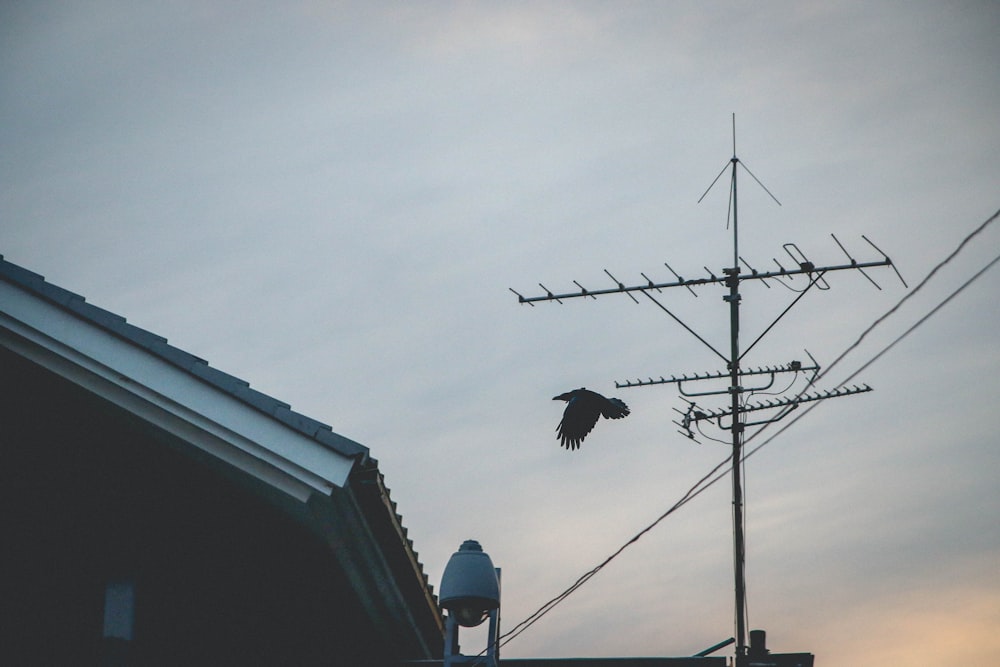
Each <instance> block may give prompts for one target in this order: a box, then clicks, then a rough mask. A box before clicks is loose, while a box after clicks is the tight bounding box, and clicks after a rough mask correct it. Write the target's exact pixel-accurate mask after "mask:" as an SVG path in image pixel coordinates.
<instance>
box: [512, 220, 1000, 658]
mask: <svg viewBox="0 0 1000 667" xmlns="http://www.w3.org/2000/svg"><path fill="white" fill-rule="evenodd" d="M998 217H1000V210H997V212H996V213H994V214H993V215H992V216H990V217H989V218H987V219H986V220H985V221H984V222H983V223H982V224H981V225H979V227H977V228H976V229H974V230H973V231H972V232H971V233H969V234H968V235H967V236H966V237H965V238H964V239H963V240H962V241H961V242H960V243H959V244H958V246H957V247H956V248H955V249H954V250H953V251H952V252H951V253H950V254H949V255H948V256H947V257H945V258H944V259H943V260H941V261H940V262H939V263H938V264H937V265H935V266H934V268H933V269H931V271H930V272H929V273H928V274H927V275H926V276H925V277H924V279H923V280H922V281H920V283H919V284H918V285H917V286H916V287H914V288H913V290H911V291H910V292H909V293H907V294H906V295H905V296H903V298H901V299H900V300H899V301H898V302H897V303H896V304H895V305H894V306H893V307H892V308H890V309H889V310H888V311H886V313H885V314H883V315H882V316H881V317H879V318H878V319H876V320H875V321H874V322H873V323H872V324H871V325H869V326H868V327H867V328H866V329H865V330H864V331H863V332H862V333H861V335H860V336H859V337H858V339H857V340H856V341H855V342H854V343H852V344H851V345H850V346H848V348H847V349H846V350H844V352H842V353H841V354H840V355H839V356H838V357H837V358H836V359H835V360H834V361H833V363H831V364H830V366H829V367H828V368H827V369H826V371H825V372H824V373H823V374H822V375H826V373H828V372H829V371H830V369H832V368H833V367H834V366H836V365H837V364H838V363H839V362H840V361H841V360H843V359H844V357H846V356H847V354H849V353H850V352H851V351H852V350H854V349H856V348H857V347H858V346H859V345H860V344H861V341H862V340H864V338H865V337H866V336H867V335H868V334H869V333H871V331H872V330H874V329H875V328H876V327H877V326H879V325H880V324H881V323H882V322H884V321H885V320H886V319H888V318H889V317H890V316H892V315H893V314H894V313H895V312H896V311H898V310H899V308H900V307H901V306H902V305H903V304H904V303H905V302H906V301H907V300H909V299H910V298H911V297H912V296H913V295H914V294H915V293H917V292H918V291H919V290H920V289H922V288H923V287H924V285H926V284H927V283H928V282H929V281H930V280H931V278H932V277H933V276H934V275H935V274H936V273H937V272H938V271H939V270H940V269H941V268H943V267H944V266H945V265H947V264H948V263H949V262H951V261H952V259H954V258H955V257H956V256H957V255H958V253H959V252H961V250H962V249H963V248H964V247H965V246H966V245H967V244H968V243H969V242H970V241H972V240H973V239H974V238H975V237H976V236H977V235H979V234H980V233H981V232H982V231H983V230H984V229H986V228H987V227H988V226H989V225H990V224H991V223H993V222H994V221H995V220H996V219H997V218H998ZM997 262H1000V255H998V256H997V257H995V258H994V259H993V260H992V261H990V262H989V263H988V264H986V265H985V266H984V267H983V268H981V269H980V270H979V271H977V272H976V273H975V274H973V275H972V276H971V277H970V278H969V279H967V280H966V281H965V282H964V283H962V285H960V286H959V287H958V288H956V289H955V290H954V291H952V292H951V294H949V295H948V296H947V297H946V298H945V299H944V300H942V301H941V302H940V303H938V304H937V305H936V306H935V307H934V308H932V309H931V310H930V311H928V312H927V313H926V314H925V315H924V316H923V317H921V318H920V319H919V320H917V321H916V322H915V323H914V324H912V325H911V326H910V327H909V328H908V329H906V331H904V332H903V333H902V334H900V335H899V336H898V337H897V338H896V339H894V340H893V341H892V342H891V343H889V344H888V345H886V346H885V347H883V348H882V349H881V350H880V351H879V352H878V353H876V354H875V355H874V356H873V357H872V358H871V359H869V360H868V361H867V362H865V363H864V364H863V365H862V366H860V367H859V368H858V369H857V370H855V371H854V372H853V373H852V374H851V375H849V376H848V377H847V378H845V379H844V380H843V381H841V382H840V384H839V385H837V386H838V387H839V386H843V385H844V384H846V383H847V382H850V381H851V380H852V379H853V378H854V377H855V376H856V375H858V374H859V373H861V372H862V371H864V370H865V369H867V368H868V367H869V366H871V365H872V364H873V363H874V362H875V361H877V360H878V359H879V358H881V357H882V356H883V355H884V354H885V353H886V352H888V351H889V350H890V349H892V348H893V347H894V346H895V345H896V344H897V343H899V342H900V341H901V340H903V339H904V338H906V337H907V336H909V335H910V334H911V333H913V331H915V330H916V329H918V328H919V327H920V326H922V325H923V324H924V323H925V322H926V321H927V320H928V319H930V318H931V317H932V316H934V315H935V314H936V313H937V312H938V311H939V310H940V309H941V308H943V307H944V306H945V305H946V304H947V303H949V302H950V301H951V300H952V299H953V298H955V297H956V296H958V295H959V294H960V293H961V292H962V291H964V290H965V289H966V288H967V287H969V286H970V285H971V284H972V283H974V282H975V281H976V280H978V279H979V278H980V277H981V276H982V275H983V274H984V273H986V271H988V270H989V269H990V268H992V267H993V266H994V265H995V264H997ZM804 392H805V389H803V391H802V392H800V394H799V396H801V394H802V393H804ZM818 404H819V403H818V402H817V403H814V404H812V405H810V406H809V407H808V408H806V409H805V410H804V411H803V412H801V413H799V414H798V415H796V416H795V418H794V419H792V420H791V421H790V422H787V423H786V424H784V425H783V426H782V427H781V428H780V429H779V430H778V431H777V432H775V433H774V434H773V435H771V436H770V437H769V438H768V439H766V440H765V441H764V442H762V443H760V444H759V445H757V446H756V447H754V448H753V449H751V450H750V451H748V452H746V453H744V454H743V456H742V458H741V463H742V462H744V461H746V459H747V458H749V457H750V456H752V455H753V454H755V453H756V452H758V451H760V450H761V449H762V448H763V447H764V446H766V445H768V444H769V443H771V442H772V441H773V440H774V439H775V438H777V437H778V436H779V435H781V434H782V433H784V432H785V431H786V430H787V429H788V428H790V427H791V426H792V425H793V424H795V423H796V422H798V421H799V420H800V419H802V418H803V417H805V416H806V415H807V414H809V413H810V412H811V411H812V410H813V408H815V407H816V406H817V405H818ZM787 409H789V410H790V409H791V408H787ZM771 423H774V422H773V421H771V422H768V423H767V424H765V425H763V426H762V427H761V428H760V429H758V430H757V431H755V432H754V433H753V434H751V435H750V436H749V437H747V438H746V441H745V442H747V443H748V442H750V441H751V440H753V439H754V438H755V437H757V436H758V435H760V434H761V433H762V432H763V431H764V430H765V429H766V428H767V426H769V425H770V424H771ZM729 462H730V457H729V456H727V457H726V458H724V459H723V460H722V461H720V462H719V463H718V464H717V465H716V466H715V467H714V468H712V469H711V470H710V471H709V472H708V473H707V474H706V475H704V476H703V477H702V478H701V479H699V480H698V481H697V482H696V483H695V484H694V485H693V486H692V487H691V488H690V489H688V490H687V492H686V493H685V494H684V495H683V496H682V497H681V499H680V500H678V501H677V502H676V503H674V504H673V505H672V506H671V507H670V508H669V509H668V510H667V511H665V512H664V513H663V514H661V515H660V516H659V517H657V518H656V519H655V520H654V521H653V522H652V523H650V524H649V525H648V526H646V527H645V528H643V529H642V530H640V531H639V532H638V533H636V534H635V535H634V536H633V537H632V538H630V539H629V540H628V541H627V542H625V543H624V544H623V545H622V546H621V547H619V548H618V549H617V550H616V551H615V552H614V553H612V554H611V555H610V556H608V557H607V558H605V559H604V560H603V561H602V562H601V563H600V564H598V565H597V566H595V567H593V568H591V569H590V570H589V571H587V572H586V573H584V574H583V575H582V576H581V577H579V578H578V579H577V580H576V581H575V582H574V583H573V584H572V585H571V586H570V587H569V588H567V589H566V590H564V591H563V592H562V593H560V594H559V595H557V596H555V597H554V598H552V599H550V600H549V601H547V602H545V603H544V604H543V605H542V606H541V607H539V608H538V609H537V610H536V611H535V612H533V613H532V614H531V615H529V616H528V617H527V618H525V619H524V620H523V621H521V622H520V623H518V624H517V625H515V626H514V627H513V628H512V629H511V630H509V631H508V632H506V633H504V634H502V635H501V636H500V637H499V639H498V642H499V646H505V645H506V644H507V643H509V642H510V641H511V640H513V639H515V638H516V637H517V636H519V635H520V634H521V633H523V632H524V631H525V630H527V629H528V628H529V627H531V626H532V625H534V624H535V623H536V622H538V621H539V620H540V619H541V618H542V617H543V616H545V615H546V614H547V613H549V612H550V611H552V609H553V608H555V607H556V606H557V605H558V604H559V603H560V602H562V601H563V600H565V599H566V598H568V597H569V596H570V595H572V594H573V593H574V592H575V591H576V590H577V589H579V588H580V587H581V586H583V585H584V584H585V583H587V582H588V581H590V579H592V578H593V577H594V576H595V575H596V574H597V573H598V572H600V571H601V570H602V569H604V567H605V566H606V565H608V564H609V563H610V562H611V561H613V560H614V559H615V558H617V557H618V556H619V555H621V554H622V552H624V551H625V550H626V549H627V548H628V547H630V546H632V545H633V544H635V543H636V542H638V541H639V540H640V539H641V538H642V537H643V536H644V535H645V534H646V533H648V532H650V531H651V530H653V528H655V527H656V526H658V525H659V524H660V523H661V522H662V521H663V520H664V519H666V518H667V517H668V516H670V515H671V514H673V513H674V512H676V511H677V510H679V509H680V508H681V507H683V506H684V505H686V504H687V503H688V502H689V501H691V500H693V499H694V498H696V497H697V496H699V495H701V493H702V492H704V491H706V490H707V489H708V488H709V487H711V486H712V485H714V484H715V483H716V482H718V481H719V480H722V479H724V478H725V477H726V476H727V475H728V474H729V471H728V470H727V471H724V472H722V473H720V474H716V473H718V471H719V470H720V469H721V468H722V467H723V466H725V465H726V464H727V463H729ZM713 475H715V476H714V477H713ZM706 480H707V481H706Z"/></svg>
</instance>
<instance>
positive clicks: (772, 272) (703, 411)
mask: <svg viewBox="0 0 1000 667" xmlns="http://www.w3.org/2000/svg"><path fill="white" fill-rule="evenodd" d="M740 167H742V168H743V170H744V171H746V173H748V174H750V176H751V178H753V180H754V181H756V183H757V184H758V185H759V186H760V187H761V188H763V190H764V191H765V192H766V193H767V194H768V195H770V197H771V198H772V199H773V200H774V201H775V202H776V203H777V204H778V205H779V206H780V205H781V202H779V201H778V200H777V198H776V197H775V196H774V195H773V194H771V192H770V191H769V190H768V189H767V188H766V187H765V186H764V184H763V183H761V182H760V180H759V179H758V178H757V177H756V176H754V175H753V173H752V172H751V171H750V170H749V169H748V168H747V167H746V166H745V165H744V164H743V162H742V161H740V159H739V158H738V157H736V117H735V114H734V115H733V157H732V158H731V159H730V160H729V162H728V164H727V165H726V166H724V167H723V168H722V171H720V172H719V174H718V176H716V177H715V180H714V181H712V184H711V185H709V187H708V189H707V190H705V193H704V194H703V195H702V196H701V198H699V199H698V201H699V202H701V200H702V199H704V198H705V195H707V194H708V192H709V191H710V190H711V189H712V187H714V186H715V184H716V183H717V182H718V180H719V179H720V178H721V177H722V175H723V174H724V173H725V172H726V171H727V170H729V171H730V173H731V176H730V192H729V199H730V200H729V204H730V205H729V210H728V211H727V228H728V227H729V225H730V223H731V225H732V232H733V237H732V238H733V241H732V242H733V261H732V265H731V266H729V267H726V268H723V269H722V270H721V271H719V272H718V273H716V272H714V271H712V270H711V269H709V268H708V267H703V268H704V269H705V272H706V273H707V275H705V276H701V277H698V278H684V277H682V276H681V275H679V274H678V273H677V272H676V271H674V270H673V269H672V268H671V267H670V265H668V264H664V266H666V268H667V270H668V271H669V272H670V274H671V275H672V276H673V278H672V279H667V280H664V281H654V280H653V279H652V278H650V277H648V276H647V275H646V274H645V273H640V275H641V276H642V277H643V279H644V281H645V282H641V283H636V284H633V285H626V284H625V283H623V282H621V281H620V280H618V279H617V278H616V277H615V276H614V275H612V274H611V272H609V271H608V270H607V269H605V270H604V273H605V274H607V276H608V277H609V278H610V279H611V281H612V282H613V286H611V287H607V288H601V289H588V288H586V287H584V286H583V285H581V284H580V283H578V282H577V281H575V280H574V281H573V283H574V284H575V285H576V286H577V288H578V290H576V291H568V292H560V293H556V292H553V291H552V290H550V289H548V288H547V287H545V285H542V284H541V283H539V287H541V288H542V290H544V294H541V295H539V296H530V297H526V296H523V295H522V294H520V293H519V292H517V291H515V290H513V289H511V290H510V291H511V292H513V293H514V294H515V295H516V296H517V299H518V302H519V303H526V304H528V305H530V306H534V305H535V303H537V302H541V301H555V302H558V303H562V302H563V301H568V300H570V299H577V298H581V297H582V298H591V299H595V300H596V299H597V298H598V297H601V296H606V295H609V294H624V295H626V296H628V297H629V298H630V299H632V300H633V301H635V302H636V303H639V299H637V298H636V295H637V294H638V295H642V296H643V297H646V298H647V299H649V300H650V301H651V302H653V303H654V304H655V305H657V306H658V307H659V308H660V309H661V310H663V311H664V312H665V313H666V314H667V315H669V316H670V317H671V318H673V319H674V321H676V322H677V323H678V324H680V325H681V326H682V327H683V328H684V329H685V330H687V331H688V332H689V333H691V334H692V335H693V336H695V337H696V338H697V339H698V340H699V341H700V342H701V343H703V344H704V345H705V346H706V347H708V348H709V349H710V350H711V351H712V352H714V353H715V354H716V355H717V356H719V357H720V358H721V359H722V360H723V361H724V362H725V364H726V370H724V371H715V372H707V373H694V374H687V375H681V376H679V377H678V376H674V375H671V376H670V377H669V378H666V377H663V376H660V377H659V378H658V379H654V378H652V377H650V378H648V379H646V380H642V379H636V380H626V381H624V382H616V383H615V386H616V387H617V388H630V387H644V386H650V385H659V384H676V385H677V388H678V391H679V392H680V394H681V395H682V396H683V397H684V398H685V400H686V402H687V407H686V409H684V410H676V408H675V410H676V411H677V412H678V413H679V414H680V415H681V416H680V418H679V419H678V420H676V421H675V422H674V423H675V424H677V425H678V426H679V427H680V429H681V431H680V432H681V433H682V434H684V435H685V436H686V437H688V438H690V439H692V440H695V441H696V442H697V438H696V435H695V434H696V433H697V434H699V435H702V436H703V437H705V438H706V439H712V440H717V441H720V442H726V441H721V440H718V439H716V438H711V437H710V436H706V435H704V433H703V432H702V431H701V423H702V422H705V423H706V424H710V425H713V426H714V427H716V428H718V429H720V430H722V431H729V434H730V441H731V443H732V477H733V553H734V575H735V593H736V604H735V616H736V657H737V667H741V666H742V665H743V664H744V663H745V661H746V655H747V645H746V635H747V631H746V584H745V579H744V569H745V568H744V561H745V552H744V535H743V490H742V481H741V478H740V461H741V458H742V448H743V441H744V432H745V429H746V427H748V426H761V427H763V425H765V424H769V423H772V422H775V421H778V420H780V419H783V418H784V417H785V416H787V415H788V414H789V413H790V412H791V411H793V410H795V409H796V408H797V407H798V406H799V405H800V404H802V403H806V402H811V401H820V400H825V399H828V398H840V397H843V396H851V395H854V394H859V393H864V392H868V391H871V390H872V389H871V387H869V386H868V385H861V386H853V387H840V388H836V389H832V390H825V391H823V390H813V391H808V389H809V388H810V387H812V385H813V382H814V381H815V380H816V377H817V375H818V374H819V370H820V366H819V364H818V363H816V360H815V359H814V358H813V357H812V355H811V354H809V352H808V351H806V354H807V355H808V357H809V360H810V363H808V364H803V363H802V362H800V361H792V362H790V363H787V364H784V365H780V366H764V367H756V368H743V367H742V366H741V361H742V360H743V357H744V356H746V354H747V353H748V352H749V351H750V350H751V349H753V347H754V346H755V345H756V344H757V343H758V342H759V341H760V340H761V339H762V338H763V337H764V336H765V335H766V334H767V333H768V332H769V331H770V330H771V329H772V328H773V327H774V325H775V324H777V323H778V321H779V320H780V319H781V318H782V317H784V316H785V314H787V313H788V311H789V310H791V309H792V307H794V306H795V304H796V303H798V301H799V300H800V299H801V298H802V297H803V296H805V294H806V293H807V292H809V291H810V290H811V289H812V288H813V287H815V288H817V289H820V290H827V289H830V285H829V283H828V282H827V280H826V276H827V274H830V273H834V272H836V271H843V270H847V269H851V270H855V271H859V272H861V274H862V275H863V276H864V277H865V278H867V279H868V281H869V282H871V283H872V284H873V285H874V286H875V287H876V288H878V289H882V288H881V287H880V286H879V284H878V283H877V282H876V281H875V280H874V279H873V278H872V277H871V275H869V273H868V272H867V271H866V269H873V268H877V267H885V266H888V267H891V268H892V269H893V271H895V272H896V275H897V276H898V277H899V279H900V281H902V283H903V285H904V286H906V281H905V280H903V277H902V276H901V275H900V274H899V271H898V270H896V268H895V266H894V265H893V263H892V260H891V259H889V256H888V255H886V254H885V253H884V252H882V250H880V249H879V248H878V247H877V246H876V245H875V244H874V243H872V242H871V240H869V239H868V238H867V237H866V236H862V237H861V238H862V239H864V241H865V242H866V243H867V244H868V245H869V246H870V247H871V249H873V250H874V251H875V252H876V253H878V255H880V256H881V257H880V258H878V259H873V260H869V261H859V260H858V259H856V258H855V257H854V256H853V255H852V254H851V253H850V252H849V251H848V250H847V248H846V247H845V246H844V244H843V243H841V242H840V240H839V239H837V237H836V236H833V235H832V234H831V237H832V238H833V240H834V243H836V245H837V246H838V247H839V248H840V250H841V252H843V254H844V255H845V256H846V258H847V261H846V262H842V263H839V264H830V265H826V266H816V264H815V263H813V262H812V261H811V260H810V259H809V258H808V257H806V255H805V253H803V252H802V250H801V249H800V248H799V247H798V246H797V245H795V244H794V243H785V244H784V245H783V246H782V249H783V250H784V252H785V255H787V256H788V259H787V260H785V261H786V262H788V263H789V265H788V266H785V265H783V264H782V263H781V262H779V261H778V259H773V260H772V261H773V262H774V264H775V266H776V267H777V268H774V269H769V270H766V271H764V270H758V269H756V268H754V267H753V266H751V265H750V263H749V262H748V261H746V260H745V259H744V258H743V257H741V256H740V253H739V217H738V202H737V187H736V186H737V174H738V171H739V168H740ZM720 274H721V275H720ZM798 276H801V277H804V278H805V283H804V284H803V281H801V280H800V281H798V282H797V283H796V282H795V278H796V277H798ZM750 280H756V281H760V282H761V283H762V284H764V285H765V286H766V287H769V288H770V287H771V284H770V283H775V284H777V285H780V286H782V287H785V288H787V289H789V290H791V291H792V292H796V293H797V296H795V298H794V299H793V300H792V302H791V303H790V304H789V305H788V307H786V308H785V309H784V310H783V311H782V312H781V314H779V315H778V316H777V317H776V318H775V319H774V321H773V322H771V324H770V325H768V326H767V327H766V328H765V329H764V331H762V332H761V333H760V335H759V336H758V337H757V338H756V339H755V340H754V341H753V342H752V343H751V344H750V345H748V346H747V347H746V348H745V349H742V350H741V348H740V336H739V334H740V301H741V296H740V285H741V284H742V283H743V282H745V281H750ZM704 285H720V286H723V287H726V288H728V292H727V293H726V294H725V295H724V296H723V297H722V299H723V301H725V302H726V303H727V304H728V305H729V351H728V354H725V353H723V352H720V351H719V350H717V349H716V348H715V347H713V346H712V345H711V343H709V342H708V341H707V340H705V339H704V338H703V337H702V336H700V335H698V334H697V333H696V332H695V331H694V330H693V329H692V328H691V327H689V326H688V325H687V324H685V323H684V322H683V321H681V319H680V318H679V317H677V316H676V315H674V313H672V312H671V311H670V310H669V309H668V308H667V307H666V306H664V305H663V303H662V302H661V301H660V300H659V299H657V298H656V297H655V296H654V295H653V292H662V291H663V290H665V289H667V288H671V287H684V288H686V289H687V290H688V291H689V292H691V294H693V295H694V296H698V295H697V293H696V292H695V288H696V287H701V286H704ZM789 373H791V374H794V376H793V382H794V380H795V378H796V377H797V376H798V375H799V374H804V373H809V374H810V376H809V378H808V379H807V384H806V389H805V390H802V391H800V392H798V394H796V395H794V396H790V395H787V394H790V391H789V390H790V388H791V385H789V386H788V387H786V388H785V389H784V390H782V391H779V392H778V394H779V395H778V397H776V398H771V399H768V400H762V401H758V402H753V403H751V402H749V401H748V400H747V399H749V398H750V396H751V395H753V394H755V393H758V392H766V391H767V390H768V389H770V388H771V387H772V385H773V384H774V382H775V378H776V377H777V376H779V375H783V374H789ZM713 380H714V381H716V386H715V388H707V389H703V390H698V391H693V390H692V389H691V387H692V385H694V383H711V381H713ZM745 382H747V383H751V382H752V383H753V386H747V385H746V384H745ZM720 384H721V386H719V385H720ZM726 394H728V397H729V401H728V407H717V408H702V407H700V406H699V405H698V403H697V402H696V401H695V400H690V399H702V398H707V397H713V396H722V395H726ZM780 394H786V395H784V396H781V395H780ZM748 413H759V414H760V417H759V418H754V419H753V420H752V421H751V420H748V419H747V417H746V416H747V415H748ZM726 444H729V442H726Z"/></svg>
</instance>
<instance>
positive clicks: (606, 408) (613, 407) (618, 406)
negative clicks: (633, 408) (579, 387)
mask: <svg viewBox="0 0 1000 667" xmlns="http://www.w3.org/2000/svg"><path fill="white" fill-rule="evenodd" d="M602 398H603V396H602ZM628 415H629V409H628V406H627V405H625V401H623V400H621V399H619V398H605V399H604V404H603V405H602V406H601V416H602V417H604V418H605V419H621V418H622V417H628Z"/></svg>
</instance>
